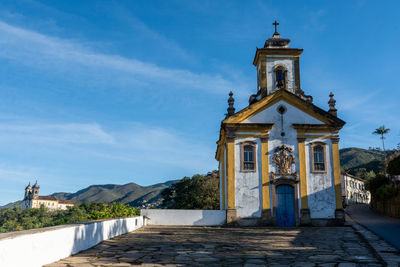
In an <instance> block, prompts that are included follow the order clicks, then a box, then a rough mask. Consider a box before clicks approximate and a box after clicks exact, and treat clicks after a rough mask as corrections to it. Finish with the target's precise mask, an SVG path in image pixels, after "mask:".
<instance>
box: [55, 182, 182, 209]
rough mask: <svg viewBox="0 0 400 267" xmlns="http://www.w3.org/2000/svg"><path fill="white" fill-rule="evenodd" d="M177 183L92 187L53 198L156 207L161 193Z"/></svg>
mask: <svg viewBox="0 0 400 267" xmlns="http://www.w3.org/2000/svg"><path fill="white" fill-rule="evenodd" d="M175 182H177V181H167V182H165V183H159V184H154V185H149V186H141V185H138V184H135V183H129V184H124V185H117V184H105V185H91V186H89V187H87V188H84V189H82V190H79V191H77V192H75V193H64V192H60V193H54V194H52V196H54V197H56V198H58V199H67V200H72V201H74V202H77V203H83V202H106V203H112V202H122V203H126V204H129V205H131V206H136V207H141V206H149V205H155V206H158V205H159V204H160V201H161V191H162V190H164V189H165V188H167V187H169V186H170V185H172V184H173V183H175Z"/></svg>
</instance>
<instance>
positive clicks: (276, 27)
mask: <svg viewBox="0 0 400 267" xmlns="http://www.w3.org/2000/svg"><path fill="white" fill-rule="evenodd" d="M272 25H275V33H274V34H278V30H277V29H278V25H279V23H278V22H277V21H276V20H275V22H274V23H272Z"/></svg>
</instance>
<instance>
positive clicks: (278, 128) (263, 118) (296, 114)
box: [244, 101, 323, 210]
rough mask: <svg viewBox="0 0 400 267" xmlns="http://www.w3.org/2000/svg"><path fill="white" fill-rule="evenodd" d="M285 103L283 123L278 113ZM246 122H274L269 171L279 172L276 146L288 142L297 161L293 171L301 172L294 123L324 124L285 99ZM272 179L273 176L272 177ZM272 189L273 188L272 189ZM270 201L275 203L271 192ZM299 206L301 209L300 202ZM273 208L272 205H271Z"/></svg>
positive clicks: (269, 145)
mask: <svg viewBox="0 0 400 267" xmlns="http://www.w3.org/2000/svg"><path fill="white" fill-rule="evenodd" d="M280 105H283V106H284V107H285V108H286V113H285V114H284V115H283V125H282V123H281V115H280V114H279V113H278V111H277V108H278V107H279V106H280ZM244 123H273V124H274V126H273V128H272V129H271V131H270V134H269V141H268V154H269V172H270V173H271V171H273V172H275V173H277V172H278V169H277V167H276V166H275V163H274V161H273V156H274V150H275V148H276V147H278V146H281V145H282V144H286V145H288V146H289V147H291V148H292V149H293V152H294V155H295V158H296V162H295V165H294V166H293V167H292V172H295V171H297V172H299V161H298V156H299V155H298V154H299V153H298V142H297V131H296V130H295V129H293V127H292V124H294V123H298V124H323V123H322V122H321V121H319V120H317V119H315V118H314V117H311V116H310V115H308V114H307V113H305V112H303V111H301V110H299V109H297V108H295V107H293V106H291V105H290V104H288V103H286V102H285V101H279V102H278V103H276V104H274V105H272V106H271V107H269V108H268V109H266V110H264V111H261V112H260V113H258V114H256V115H254V116H253V117H251V118H250V119H248V120H245V121H244ZM282 131H283V132H284V133H285V136H283V137H282V136H281V132H282ZM270 179H271V178H270ZM270 190H271V189H270ZM270 196H271V197H270V203H271V204H272V203H273V199H272V198H273V196H272V194H270ZM298 196H299V197H301V196H300V190H299V189H298ZM300 202H301V201H300V200H299V201H298V203H299V207H298V209H299V210H300V204H301V203H300ZM271 210H272V205H271Z"/></svg>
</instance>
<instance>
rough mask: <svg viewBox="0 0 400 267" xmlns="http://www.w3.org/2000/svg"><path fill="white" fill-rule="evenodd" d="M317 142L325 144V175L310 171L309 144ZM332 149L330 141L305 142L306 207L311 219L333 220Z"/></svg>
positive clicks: (334, 201)
mask: <svg viewBox="0 0 400 267" xmlns="http://www.w3.org/2000/svg"><path fill="white" fill-rule="evenodd" d="M313 141H319V142H324V143H326V150H325V158H326V163H327V166H326V167H327V172H326V173H313V172H312V171H311V169H312V166H311V162H312V161H311V143H312V142H313ZM332 166H333V163H332V148H331V140H330V139H307V140H306V167H307V171H306V172H307V193H308V206H309V209H310V216H311V218H312V219H318V218H324V219H327V218H335V209H336V200H335V188H334V177H333V168H332Z"/></svg>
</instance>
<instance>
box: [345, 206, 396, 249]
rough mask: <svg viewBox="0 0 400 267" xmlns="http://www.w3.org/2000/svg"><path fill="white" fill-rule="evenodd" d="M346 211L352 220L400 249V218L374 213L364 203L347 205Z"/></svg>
mask: <svg viewBox="0 0 400 267" xmlns="http://www.w3.org/2000/svg"><path fill="white" fill-rule="evenodd" d="M346 213H347V214H348V215H349V216H350V217H351V218H352V219H353V220H355V221H356V222H358V223H359V224H361V225H363V226H365V227H366V228H367V229H368V230H370V231H372V232H374V233H375V234H376V235H378V236H379V237H381V238H383V239H384V240H385V241H387V242H389V243H390V244H391V245H393V246H395V247H396V248H397V249H400V219H396V218H391V217H388V216H383V215H380V214H378V213H375V212H373V211H372V210H371V209H370V208H369V206H368V205H366V204H357V205H351V206H348V207H347V208H346Z"/></svg>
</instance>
